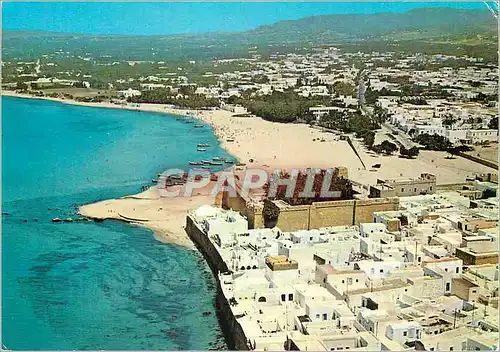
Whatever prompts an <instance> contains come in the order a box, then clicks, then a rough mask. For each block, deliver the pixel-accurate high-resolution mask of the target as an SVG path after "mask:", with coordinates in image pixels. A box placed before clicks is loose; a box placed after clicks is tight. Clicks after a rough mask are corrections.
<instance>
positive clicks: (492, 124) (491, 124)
mask: <svg viewBox="0 0 500 352" xmlns="http://www.w3.org/2000/svg"><path fill="white" fill-rule="evenodd" d="M488 128H490V129H492V130H498V116H495V117H493V118H492V119H491V120H490V121H489V122H488Z"/></svg>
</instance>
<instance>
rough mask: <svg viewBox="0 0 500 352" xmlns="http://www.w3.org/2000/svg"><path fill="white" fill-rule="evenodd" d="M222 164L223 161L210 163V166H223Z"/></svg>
mask: <svg viewBox="0 0 500 352" xmlns="http://www.w3.org/2000/svg"><path fill="white" fill-rule="evenodd" d="M222 164H223V163H222V161H211V162H210V165H214V166H215V165H222Z"/></svg>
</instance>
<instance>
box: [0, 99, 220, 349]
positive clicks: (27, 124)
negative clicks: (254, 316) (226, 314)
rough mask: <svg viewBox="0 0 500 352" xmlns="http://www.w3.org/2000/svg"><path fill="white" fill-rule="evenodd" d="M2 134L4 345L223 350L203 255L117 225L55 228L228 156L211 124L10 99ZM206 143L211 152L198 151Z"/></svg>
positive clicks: (211, 281) (5, 106) (4, 109)
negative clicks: (171, 173)
mask: <svg viewBox="0 0 500 352" xmlns="http://www.w3.org/2000/svg"><path fill="white" fill-rule="evenodd" d="M197 123H199V122H197ZM2 135H3V136H2V139H3V140H2V212H3V213H4V214H3V215H2V222H3V224H2V343H3V344H4V346H5V347H7V348H9V349H29V350H49V349H50V350H56V349H65V350H71V349H92V350H100V349H121V350H123V349H135V350H137V349H149V350H154V349H163V350H165V349H205V350H206V349H211V348H216V349H220V348H225V344H224V341H223V337H222V333H221V331H220V328H219V326H218V323H217V318H216V315H215V309H214V296H215V281H214V279H213V277H212V275H211V273H210V271H209V268H208V266H207V264H206V262H205V261H204V260H203V258H202V256H201V255H200V254H199V253H198V252H197V251H194V250H189V249H186V248H183V247H180V246H176V245H171V244H162V243H160V242H158V241H156V240H155V239H154V237H153V234H152V233H151V232H150V231H148V230H146V229H144V228H140V227H135V226H131V225H128V224H124V223H121V222H118V221H113V220H109V221H108V220H107V221H104V222H102V223H94V222H88V223H75V222H73V223H52V222H51V219H53V218H55V217H59V218H61V219H64V218H67V217H72V218H75V217H77V208H78V206H79V205H81V204H86V203H90V202H94V201H98V200H104V199H109V198H114V197H119V196H124V195H128V194H133V193H138V192H140V190H141V187H142V186H143V185H147V184H151V180H152V179H153V178H156V175H157V174H158V173H161V172H162V171H164V170H165V169H167V168H187V166H188V161H190V160H199V159H202V157H201V156H200V154H203V159H210V158H211V157H213V156H225V157H229V155H227V154H226V153H225V151H224V150H222V149H221V148H220V147H219V145H218V143H217V139H216V137H215V136H214V135H213V131H212V130H211V128H210V127H209V126H205V127H204V128H194V124H192V123H191V124H190V123H185V122H183V121H180V120H177V119H176V118H175V117H174V116H173V115H168V114H161V113H148V112H137V111H127V110H120V109H106V108H91V107H82V106H74V105H69V104H62V103H57V102H51V101H43V100H32V99H21V98H11V97H3V98H2ZM197 143H207V144H210V146H211V147H209V148H208V150H207V152H205V153H199V152H197ZM7 213H8V214H7ZM204 312H211V314H203V313H204Z"/></svg>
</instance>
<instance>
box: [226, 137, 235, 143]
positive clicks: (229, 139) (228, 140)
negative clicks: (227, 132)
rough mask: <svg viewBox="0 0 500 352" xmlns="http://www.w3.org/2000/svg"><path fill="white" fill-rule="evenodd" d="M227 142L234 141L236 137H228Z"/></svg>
mask: <svg viewBox="0 0 500 352" xmlns="http://www.w3.org/2000/svg"><path fill="white" fill-rule="evenodd" d="M226 142H234V138H228V139H226Z"/></svg>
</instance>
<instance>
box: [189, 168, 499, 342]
mask: <svg viewBox="0 0 500 352" xmlns="http://www.w3.org/2000/svg"><path fill="white" fill-rule="evenodd" d="M346 173H347V170H345V169H343V174H344V175H345V176H347V174H346ZM497 182H498V180H497V176H496V175H492V174H486V175H480V176H478V177H477V179H476V180H474V181H471V182H469V183H467V184H461V185H454V186H451V185H447V186H439V185H436V178H435V177H434V175H430V174H422V175H420V176H419V177H417V178H413V179H394V180H380V182H379V183H378V184H377V185H376V186H371V187H370V195H369V196H368V197H369V198H367V197H366V196H363V195H356V196H355V201H354V202H355V203H356V204H355V205H354V210H351V207H352V205H350V204H347V202H349V201H342V200H340V201H332V202H316V203H312V205H310V206H309V207H310V208H309V209H308V212H306V213H303V212H301V211H303V210H304V206H292V205H290V204H286V203H285V202H283V201H280V200H275V201H273V202H272V203H274V205H275V207H276V208H279V210H278V212H277V213H278V214H279V215H277V214H276V213H274V215H273V213H272V212H268V211H266V210H265V209H266V205H264V210H262V209H260V211H259V210H258V209H259V204H260V205H262V204H263V202H264V204H266V202H267V201H266V200H265V199H263V198H262V197H260V196H258V195H257V194H246V195H243V194H239V195H238V196H237V197H236V198H234V199H233V198H230V197H229V198H227V199H226V200H223V203H222V208H220V207H216V206H208V205H206V206H202V207H200V208H198V209H195V210H193V211H192V212H191V213H190V214H189V215H188V219H187V227H186V230H187V232H188V234H189V235H190V237H191V238H192V239H193V241H194V242H195V243H196V244H197V246H198V247H199V249H200V251H201V252H202V253H203V254H204V256H205V257H206V258H207V260H208V262H209V263H210V264H211V267H212V269H213V270H214V272H215V273H216V274H217V275H218V278H219V283H220V291H219V293H218V295H219V296H218V300H219V299H220V300H221V301H222V303H219V304H220V306H222V307H224V308H221V311H222V312H223V313H222V314H223V319H225V320H227V321H229V323H228V324H229V326H230V328H229V330H230V331H231V332H232V338H233V339H234V344H235V347H236V348H237V349H251V350H261V351H262V350H264V351H266V350H268V351H271V350H283V349H285V350H301V351H307V350H314V351H340V350H354V351H404V350H426V351H466V350H472V351H474V350H482V351H494V350H497V349H498V344H497V341H498V197H497V195H496V194H497V190H498V184H497ZM242 199H243V201H242ZM388 199H391V200H392V201H391V202H388ZM241 202H243V203H244V205H243V206H241V205H240V206H238V205H237V204H238V203H240V204H241ZM224 208H225V209H227V210H224ZM233 208H235V209H237V208H239V209H238V210H239V211H234V210H232V209H233ZM344 208H345V209H347V211H344ZM349 213H351V216H349V215H347V214H349ZM242 214H244V215H242ZM307 214H308V215H307ZM259 215H261V216H262V217H263V219H260V220H258V218H259ZM276 217H277V219H278V220H277V223H276ZM269 218H272V219H271V220H274V221H275V222H274V224H273V225H275V226H274V227H272V228H271V226H273V225H271V226H267V225H266V226H265V227H264V226H262V220H263V222H264V223H266V221H269Z"/></svg>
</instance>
